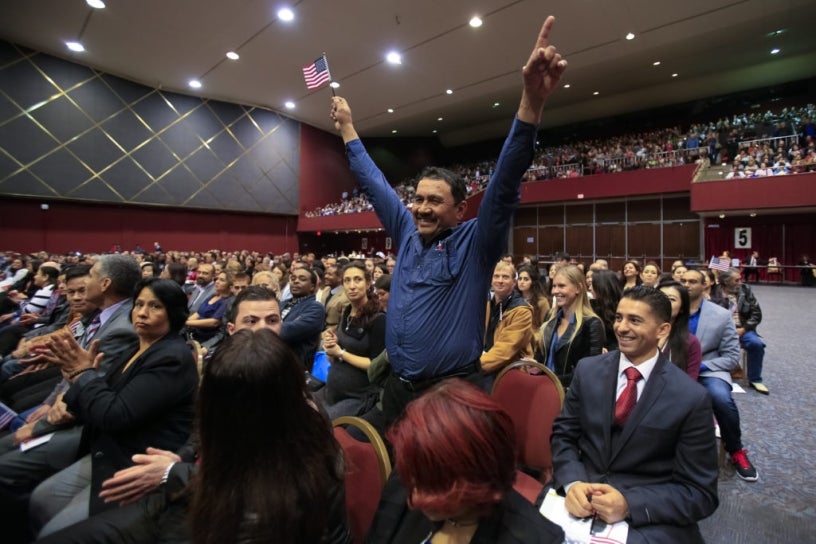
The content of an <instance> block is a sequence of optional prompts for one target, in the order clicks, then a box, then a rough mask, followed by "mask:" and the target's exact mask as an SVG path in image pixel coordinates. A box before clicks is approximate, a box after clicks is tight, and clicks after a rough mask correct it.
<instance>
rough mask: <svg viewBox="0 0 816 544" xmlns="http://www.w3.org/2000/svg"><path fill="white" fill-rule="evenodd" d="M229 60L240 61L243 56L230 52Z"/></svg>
mask: <svg viewBox="0 0 816 544" xmlns="http://www.w3.org/2000/svg"><path fill="white" fill-rule="evenodd" d="M227 58H228V59H230V60H238V59H240V58H241V55H239V54H238V53H236V52H235V51H228V52H227Z"/></svg>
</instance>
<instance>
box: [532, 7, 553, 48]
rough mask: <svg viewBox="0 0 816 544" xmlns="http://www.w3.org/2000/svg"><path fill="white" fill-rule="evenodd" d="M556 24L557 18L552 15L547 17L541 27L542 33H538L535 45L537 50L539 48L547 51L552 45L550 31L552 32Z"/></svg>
mask: <svg viewBox="0 0 816 544" xmlns="http://www.w3.org/2000/svg"><path fill="white" fill-rule="evenodd" d="M554 23H555V17H553V16H552V15H550V16H549V17H547V20H546V21H544V24H543V25H542V26H541V32H539V33H538V39H537V40H536V45H535V46H536V49H538V48H539V47H542V48H544V49H546V48H547V47H548V46H549V45H550V30H552V27H553V24H554Z"/></svg>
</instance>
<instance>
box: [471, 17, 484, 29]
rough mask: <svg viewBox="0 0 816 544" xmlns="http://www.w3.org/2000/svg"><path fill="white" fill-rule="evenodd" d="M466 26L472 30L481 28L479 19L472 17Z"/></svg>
mask: <svg viewBox="0 0 816 544" xmlns="http://www.w3.org/2000/svg"><path fill="white" fill-rule="evenodd" d="M468 24H469V25H470V26H472V27H473V28H479V27H480V26H482V20H481V19H480V18H479V17H473V18H472V19H471V20H470V22H469V23H468Z"/></svg>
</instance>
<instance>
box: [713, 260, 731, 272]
mask: <svg viewBox="0 0 816 544" xmlns="http://www.w3.org/2000/svg"><path fill="white" fill-rule="evenodd" d="M729 266H731V261H730V260H728V259H720V258H719V257H711V260H710V261H708V267H709V268H710V269H711V270H719V271H720V272H725V271H727V270H728V267H729Z"/></svg>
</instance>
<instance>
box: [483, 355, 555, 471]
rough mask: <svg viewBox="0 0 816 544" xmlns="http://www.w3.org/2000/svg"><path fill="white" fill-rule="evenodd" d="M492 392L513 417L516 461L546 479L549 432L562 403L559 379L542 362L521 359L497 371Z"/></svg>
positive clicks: (549, 459)
mask: <svg viewBox="0 0 816 544" xmlns="http://www.w3.org/2000/svg"><path fill="white" fill-rule="evenodd" d="M492 395H493V398H495V399H496V400H497V401H498V402H499V404H501V406H502V408H504V409H505V410H506V411H507V413H508V414H510V417H511V419H512V420H513V426H514V427H515V431H516V442H517V448H518V463H519V465H521V466H523V467H525V468H528V469H532V470H533V471H536V472H538V471H540V478H539V479H540V481H541V482H542V483H547V482H549V481H550V480H551V479H552V470H553V468H552V449H551V447H550V436H551V435H552V427H553V422H554V421H555V418H556V417H557V416H558V414H559V413H560V412H561V405H562V404H563V403H564V388H563V387H562V386H561V382H560V380H559V379H558V377H557V376H556V375H555V374H553V372H552V371H551V370H550V369H549V368H547V367H546V366H544V365H542V364H541V363H538V362H536V361H532V360H526V359H524V360H521V361H517V362H515V363H513V364H511V365H508V366H507V367H505V368H504V369H503V370H502V371H501V372H500V373H499V375H498V376H497V377H496V382H495V383H494V384H493V391H492Z"/></svg>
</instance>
